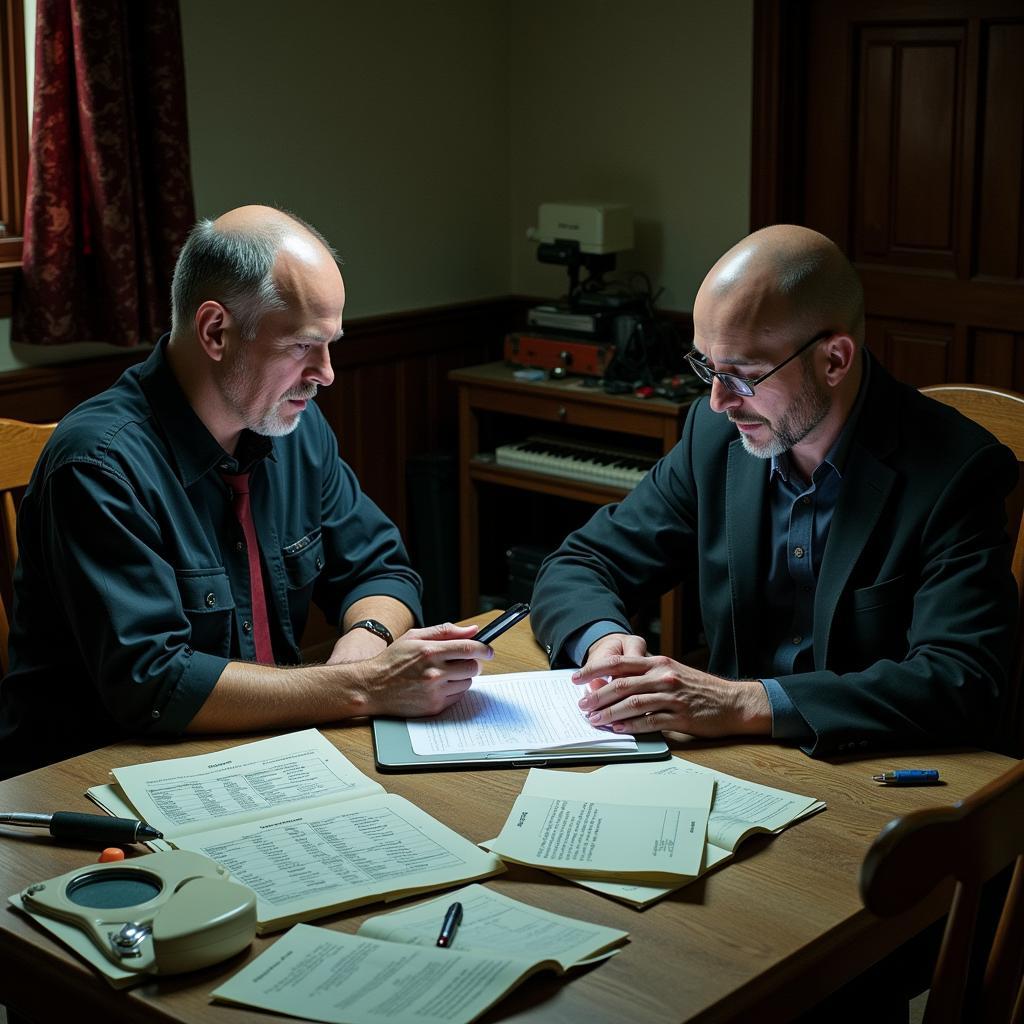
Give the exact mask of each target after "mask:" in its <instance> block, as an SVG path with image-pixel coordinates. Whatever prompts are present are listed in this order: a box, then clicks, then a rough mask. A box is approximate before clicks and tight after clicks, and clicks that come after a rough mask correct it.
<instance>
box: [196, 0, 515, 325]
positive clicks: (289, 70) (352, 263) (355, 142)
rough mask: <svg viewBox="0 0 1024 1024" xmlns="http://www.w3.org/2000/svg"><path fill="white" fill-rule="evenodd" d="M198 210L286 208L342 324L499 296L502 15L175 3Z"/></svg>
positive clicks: (382, 3) (438, 9)
mask: <svg viewBox="0 0 1024 1024" xmlns="http://www.w3.org/2000/svg"><path fill="white" fill-rule="evenodd" d="M181 10H182V19H183V24H184V32H185V55H186V80H187V83H188V101H189V125H190V131H191V147H192V170H193V179H194V181H195V190H196V207H197V212H198V213H199V214H200V215H213V214H217V213H220V212H221V211H223V210H225V209H229V208H231V207H232V206H236V205H239V204H240V203H244V202H258V201H262V202H274V203H277V204H279V205H283V206H285V207H287V208H288V209H292V210H294V211H295V212H296V213H299V214H300V215H301V216H303V217H305V218H306V219H307V220H309V221H311V222H312V223H314V224H316V226H317V227H318V228H320V230H321V231H323V233H324V234H325V235H326V236H327V237H328V238H329V239H330V240H331V241H332V242H333V243H334V245H335V246H336V247H337V248H338V250H339V251H340V252H341V254H342V256H343V257H344V258H345V263H346V269H345V280H346V286H347V291H348V296H349V297H348V306H347V309H346V313H347V315H348V316H366V315H369V314H373V313H381V312H386V311H393V310H403V309H417V308H422V307H426V306H436V305H441V304H445V303H451V302H459V301H467V300H471V299H478V298H484V297H488V296H494V295H502V294H505V293H507V292H508V280H509V266H508V242H507V230H508V228H507V222H508V204H509V135H508V90H509V74H508V46H507V38H508V25H507V14H506V5H505V4H504V3H502V2H499V0H445V2H443V3H421V2H416V0H379V2H373V3H367V2H360V3H355V2H336V0H293V2H291V3H289V4H281V3H280V0H217V2H216V3H210V2H209V0H182V3H181Z"/></svg>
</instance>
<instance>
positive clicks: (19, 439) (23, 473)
mask: <svg viewBox="0 0 1024 1024" xmlns="http://www.w3.org/2000/svg"><path fill="white" fill-rule="evenodd" d="M56 428H57V424H56V423H45V424H39V423H21V422H19V421H18V420H5V419H0V529H2V531H3V544H4V555H5V556H6V559H7V568H8V571H9V573H11V574H12V575H13V573H14V564H15V562H17V560H18V537H17V533H16V530H15V523H16V510H15V507H14V495H13V494H12V493H11V492H12V491H15V490H18V489H19V488H22V487H24V486H25V485H26V484H27V483H28V482H29V478H30V477H31V476H32V470H33V469H34V468H35V464H36V462H38V461H39V453H40V452H41V451H42V450H43V445H45V444H46V442H47V441H48V440H49V438H50V435H51V434H52V433H53V432H54V430H55V429H56ZM5 582H6V584H7V586H6V587H4V588H0V670H2V672H4V673H6V672H7V667H8V666H7V637H8V633H9V630H10V627H9V625H8V622H7V612H6V611H5V610H4V601H3V590H6V591H7V592H8V593H10V578H8V579H7V580H6V581H5Z"/></svg>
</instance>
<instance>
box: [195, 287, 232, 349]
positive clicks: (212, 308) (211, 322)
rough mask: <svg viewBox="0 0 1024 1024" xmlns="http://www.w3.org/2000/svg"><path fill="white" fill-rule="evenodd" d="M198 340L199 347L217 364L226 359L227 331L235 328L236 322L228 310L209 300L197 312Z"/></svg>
mask: <svg viewBox="0 0 1024 1024" xmlns="http://www.w3.org/2000/svg"><path fill="white" fill-rule="evenodd" d="M194 323H195V328H196V338H198V339H199V346H200V348H202V350H203V351H204V352H205V353H206V354H207V355H208V356H209V357H210V358H211V359H212V360H213V361H214V362H216V363H219V362H220V361H221V360H222V359H223V358H224V349H225V347H226V339H225V337H224V333H225V331H226V330H227V329H228V328H229V327H232V326H234V320H233V318H232V316H231V314H230V313H229V312H228V310H227V308H226V307H224V306H222V305H221V304H220V303H219V302H214V301H213V300H212V299H207V301H206V302H204V303H202V305H200V307H199V308H198V309H197V310H196V317H195V321H194Z"/></svg>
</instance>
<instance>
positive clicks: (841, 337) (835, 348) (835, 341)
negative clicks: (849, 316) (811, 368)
mask: <svg viewBox="0 0 1024 1024" xmlns="http://www.w3.org/2000/svg"><path fill="white" fill-rule="evenodd" d="M822 347H823V348H824V349H825V357H826V359H827V360H828V363H827V366H826V369H825V379H826V380H827V382H828V383H829V384H830V385H831V386H832V387H835V386H836V385H837V384H839V382H840V381H842V379H843V378H844V377H845V376H846V375H847V374H848V373H849V372H850V369H851V367H852V366H853V362H854V359H855V357H856V355H857V343H856V342H855V341H854V340H853V338H851V337H850V335H849V334H833V335H832V337H831V338H828V339H827V340H826V342H825V344H824V345H823V346H822Z"/></svg>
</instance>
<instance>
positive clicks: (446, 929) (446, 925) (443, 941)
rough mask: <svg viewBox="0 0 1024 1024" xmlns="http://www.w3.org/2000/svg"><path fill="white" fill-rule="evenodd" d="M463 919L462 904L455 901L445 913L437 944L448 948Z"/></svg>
mask: <svg viewBox="0 0 1024 1024" xmlns="http://www.w3.org/2000/svg"><path fill="white" fill-rule="evenodd" d="M461 921H462V904H461V903H453V904H452V905H451V906H450V907H449V908H448V910H447V912H446V913H445V915H444V921H443V922H442V924H441V934H440V935H438V937H437V944H438V945H439V946H441V947H442V948H444V949H447V948H448V947H449V946H450V945H451V944H452V943H453V942H454V941H455V932H456V931H457V930H458V927H459V923H460V922H461Z"/></svg>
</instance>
